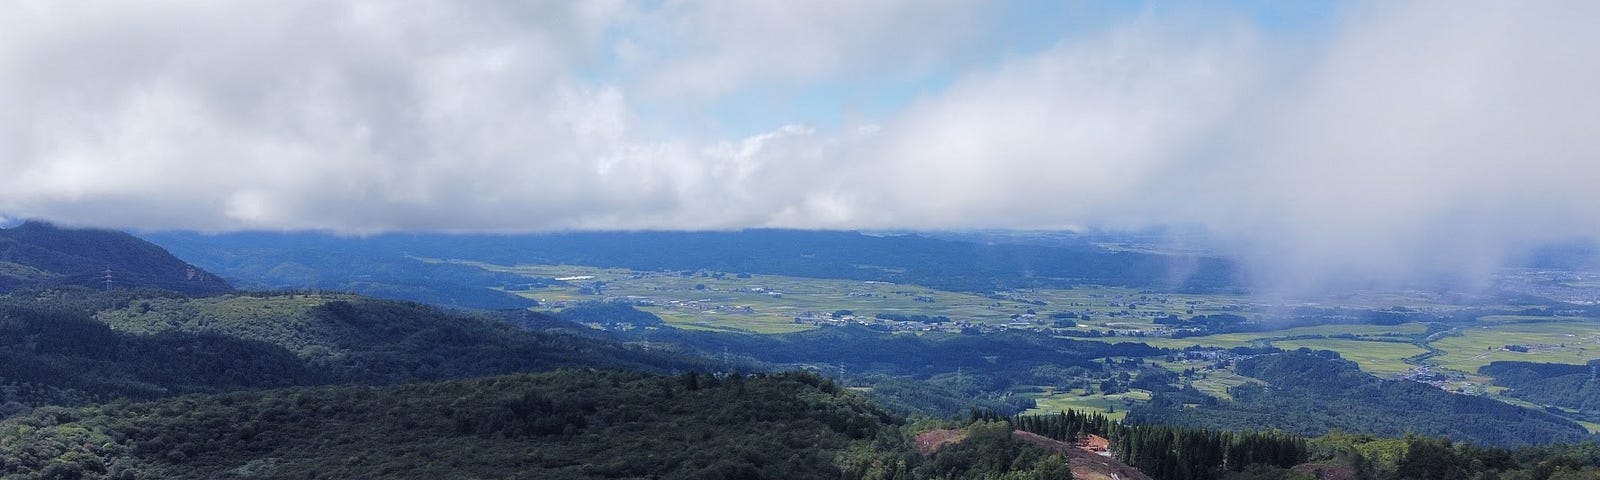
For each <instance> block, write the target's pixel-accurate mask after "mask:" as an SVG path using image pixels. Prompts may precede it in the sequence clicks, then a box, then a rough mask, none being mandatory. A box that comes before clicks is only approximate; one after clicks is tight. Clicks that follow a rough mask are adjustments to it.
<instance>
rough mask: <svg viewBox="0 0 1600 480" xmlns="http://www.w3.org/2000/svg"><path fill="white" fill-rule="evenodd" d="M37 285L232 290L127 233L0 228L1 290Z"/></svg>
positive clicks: (24, 226)
mask: <svg viewBox="0 0 1600 480" xmlns="http://www.w3.org/2000/svg"><path fill="white" fill-rule="evenodd" d="M35 285H77V286H85V287H93V288H106V287H108V286H109V287H113V288H139V287H153V288H160V289H163V290H170V291H174V292H181V293H185V294H190V295H213V294H218V293H223V292H228V291H232V290H233V288H232V287H230V286H229V285H228V283H227V282H224V281H223V280H222V279H221V278H218V277H217V276H216V275H212V274H211V273H210V272H207V271H205V270H203V269H200V268H197V267H195V266H193V265H190V264H188V263H185V262H184V261H182V260H179V259H178V258H177V257H174V256H172V255H171V254H169V253H167V251H166V250H163V249H161V247H158V246H156V245H154V244H152V243H150V242H146V241H144V240H141V239H139V238H138V237H135V236H133V235H129V234H126V233H122V232H118V231H111V230H80V229H67V228H59V227H56V226H53V225H50V224H48V223H44V222H27V223H24V224H22V225H19V226H16V227H12V228H5V229H0V291H5V290H10V289H15V288H23V287H30V286H35Z"/></svg>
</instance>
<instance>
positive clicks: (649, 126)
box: [0, 1, 1600, 281]
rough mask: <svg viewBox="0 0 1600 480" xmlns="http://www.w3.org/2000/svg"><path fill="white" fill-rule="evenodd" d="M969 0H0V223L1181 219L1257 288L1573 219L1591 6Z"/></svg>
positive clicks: (1581, 193) (1581, 228) (1403, 263)
mask: <svg viewBox="0 0 1600 480" xmlns="http://www.w3.org/2000/svg"><path fill="white" fill-rule="evenodd" d="M992 7H993V5H992V4H987V3H984V2H980V3H975V4H974V3H966V2H958V1H950V2H909V1H906V2H896V1H885V2H837V3H830V2H771V3H762V2H703V3H678V2H667V3H664V4H660V5H641V4H628V3H614V2H551V3H548V4H538V5H535V4H532V3H529V2H404V3H396V2H341V3H327V2H310V1H287V2H285V1H275V2H257V1H245V2H228V3H221V4H206V3H193V2H155V3H146V4H125V3H116V2H105V3H100V2H77V3H65V2H35V3H24V4H22V5H21V6H19V7H17V8H14V9H13V10H14V11H13V12H9V13H8V14H7V15H6V16H4V17H3V18H0V104H4V105H6V106H7V108H5V109H4V110H0V172H4V175H0V215H3V216H11V217H39V218H49V219H53V220H55V221H58V222H63V223H69V224H85V225H98V226H109V227H131V228H142V229H197V230H207V231H221V230H240V229H267V230H278V229H327V230H336V231H341V232H349V233H367V232H378V231H395V230H419V231H420V230H426V231H548V230H565V229H723V228H741V227H794V228H868V229H883V228H894V229H945V228H997V227H998V228H1072V227H1081V226H1094V227H1105V228H1139V227H1145V226H1152V225H1190V226H1199V227H1200V228H1203V229H1205V230H1208V231H1210V232H1212V233H1213V234H1214V235H1216V236H1218V237H1221V238H1223V239H1225V240H1227V241H1228V242H1230V243H1231V244H1233V245H1236V246H1238V247H1239V249H1240V250H1241V251H1248V252H1253V253H1255V255H1253V257H1252V258H1254V259H1255V261H1256V262H1258V264H1259V265H1261V266H1263V267H1267V266H1270V267H1271V268H1266V269H1264V270H1270V271H1271V272H1277V274H1276V275H1277V277H1276V279H1275V280H1273V281H1288V277H1290V276H1301V275H1303V274H1304V275H1311V276H1316V275H1319V274H1322V273H1327V272H1333V273H1357V274H1368V275H1380V276H1391V275H1405V274H1410V273H1414V272H1417V271H1421V270H1427V269H1433V270H1438V269H1443V270H1449V271H1454V272H1458V273H1477V272H1482V271H1487V270H1488V269H1490V268H1493V267H1495V266H1496V265H1498V264H1499V262H1500V261H1501V260H1502V259H1503V258H1504V257H1505V255H1507V254H1508V253H1509V252H1512V251H1515V250H1517V249H1520V248H1523V247H1526V246H1528V245H1532V244H1537V243H1542V242H1547V241H1555V240H1565V239H1570V238H1584V237H1592V236H1594V235H1595V234H1596V233H1597V230H1600V221H1597V219H1596V218H1597V217H1595V216H1594V215H1593V214H1592V213H1590V209H1591V208H1592V207H1593V206H1595V205H1600V189H1596V188H1594V187H1593V186H1594V182H1595V181H1596V180H1597V179H1600V162H1597V161H1596V160H1597V158H1600V157H1597V154H1600V136H1596V135H1594V132H1597V131H1600V94H1597V93H1596V90H1595V88H1594V87H1593V86H1594V85H1600V62H1596V61H1595V60H1594V59H1596V58H1600V31H1596V30H1594V29H1592V28H1589V26H1588V25H1587V22H1586V20H1587V19H1592V18H1597V17H1600V4H1596V3H1594V2H1579V1H1573V2H1562V1H1552V2H1531V3H1530V2H1374V3H1369V4H1352V5H1350V6H1348V7H1347V8H1344V9H1341V10H1338V11H1336V12H1332V13H1331V15H1332V17H1331V18H1330V19H1328V20H1327V24H1326V25H1324V26H1321V27H1319V28H1316V29H1305V30H1296V29H1293V28H1289V29H1285V28H1281V27H1274V26H1264V25H1261V24H1260V22H1257V21H1254V20H1252V19H1250V17H1248V16H1246V15H1238V16H1229V15H1204V16H1199V15H1187V14H1184V12H1178V13H1173V12H1164V11H1159V10H1157V9H1154V8H1149V9H1146V10H1144V11H1140V12H1131V13H1126V14H1120V15H1108V16H1106V18H1109V19H1110V20H1108V21H1107V22H1104V23H1103V24H1094V25H1090V26H1087V27H1085V26H1083V25H1080V24H1074V25H1077V26H1076V27H1074V28H1064V29H1062V31H1061V32H1060V34H1059V39H1058V40H1056V41H1054V42H1053V43H1049V44H1046V45H1044V46H1042V47H1040V48H1032V49H1019V48H1013V46H1010V45H1007V44H1006V38H1007V37H1005V36H1004V35H1003V33H1004V31H1005V29H1007V28H1008V24H1007V22H1006V21H1005V19H1003V18H1000V15H998V14H996V13H995V12H994V11H995V10H996V9H994V8H992ZM1078 13H1080V12H1075V11H1069V12H1066V13H1062V14H1061V15H1066V16H1071V15H1075V14H1078ZM1064 24H1065V23H1064ZM1307 30H1311V31H1307ZM926 78H931V79H936V80H928V81H927V82H925V83H926V85H930V87H928V88H925V89H921V90H918V93H917V94H916V95H914V96H913V99H912V100H910V101H909V102H908V103H906V104H905V105H903V106H901V107H899V108H896V109H894V110H893V111H892V112H890V113H886V114H883V115H881V116H860V115H844V117H846V118H845V120H843V121H841V122H839V124H837V125H813V124H808V123H788V122H777V123H774V124H772V125H745V126H744V127H745V128H754V129H757V130H762V131H764V132H763V133H758V134H754V135H744V134H732V133H727V132H726V131H725V130H724V129H719V128H715V127H707V126H706V124H707V122H705V121H704V119H705V118H707V117H708V116H715V115H717V114H716V113H715V112H708V111H707V110H706V108H704V107H705V106H707V105H725V104H727V103H729V102H739V101H741V99H743V98H746V97H749V96H751V95H757V94H759V95H765V96H784V95H791V96H804V95H808V94H815V92H818V91H829V90H837V89H841V88H843V89H849V88H850V86H851V85H852V82H863V83H874V84H882V83H885V82H887V83H894V82H902V83H905V82H910V83H911V84H917V83H916V82H917V81H918V80H916V79H926ZM908 79H910V80H908ZM841 85H843V87H841ZM753 92H754V93H753ZM824 97H825V96H824ZM824 103H825V102H824ZM841 108H845V107H841ZM775 118H782V115H781V114H780V115H778V116H776V117H775ZM711 123H713V124H714V123H715V122H711ZM1269 273H1270V272H1269ZM1263 278H1275V277H1274V275H1271V274H1269V275H1264V276H1263Z"/></svg>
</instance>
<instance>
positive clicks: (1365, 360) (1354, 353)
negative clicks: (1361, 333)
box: [1272, 338, 1427, 378]
mask: <svg viewBox="0 0 1600 480" xmlns="http://www.w3.org/2000/svg"><path fill="white" fill-rule="evenodd" d="M1272 346H1274V347H1278V348H1282V349H1285V350H1292V349H1296V348H1301V347H1305V348H1310V349H1312V350H1333V351H1335V352H1339V355H1340V356H1343V357H1344V358H1345V359H1346V360H1350V361H1353V362H1356V363H1357V364H1359V365H1361V370H1362V371H1365V372H1367V373H1371V374H1373V375H1377V376H1379V377H1384V378H1388V377H1393V376H1395V375H1399V374H1401V373H1405V372H1407V371H1410V370H1411V365H1407V364H1406V363H1405V362H1404V361H1403V360H1404V359H1405V358H1407V357H1411V356H1414V355H1419V354H1422V353H1425V352H1427V350H1425V349H1423V348H1421V347H1418V346H1416V345H1412V344H1409V343H1400V342H1373V341H1363V340H1345V339H1333V338H1330V339H1307V340H1279V341H1275V342H1272Z"/></svg>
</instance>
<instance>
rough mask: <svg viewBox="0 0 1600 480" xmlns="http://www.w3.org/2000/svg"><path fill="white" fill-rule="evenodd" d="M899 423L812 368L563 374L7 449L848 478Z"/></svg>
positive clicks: (385, 470)
mask: <svg viewBox="0 0 1600 480" xmlns="http://www.w3.org/2000/svg"><path fill="white" fill-rule="evenodd" d="M894 423H895V420H894V419H893V418H892V417H891V416H889V415H887V414H886V413H884V412H883V411H882V410H880V409H879V408H878V407H876V406H874V405H873V404H872V403H871V402H870V401H868V400H866V399H865V398H863V397H860V396H859V395H855V394H853V393H850V392H848V391H845V390H843V389H840V388H837V387H835V386H834V385H833V384H832V383H830V382H828V381H827V380H825V379H822V378H820V377H817V376H814V375H809V374H779V375H771V376H753V377H746V378H727V379H720V380H714V379H711V378H703V379H702V378H698V377H697V378H696V379H694V380H693V381H688V379H687V378H686V377H682V376H678V377H668V376H655V375H648V374H642V373H622V372H611V371H593V370H588V371H562V372H550V373H542V374H535V375H518V376H510V377H495V378H484V379H474V380H463V381H452V382H445V383H434V384H414V385H403V386H392V387H326V388H303V389H290V390H279V391H270V392H259V393H233V394H226V395H217V396H191V397H181V398H175V399H171V400H165V401H161V402H156V403H145V404H125V403H124V404H111V405H104V406H96V407H88V408H81V409H55V408H52V409H41V410H39V411H36V412H34V413H32V414H30V415H28V416H24V417H19V418H15V419H11V420H8V421H6V422H3V423H0V458H4V459H6V465H5V467H6V470H7V471H8V472H11V473H14V474H16V475H17V478H80V476H85V477H90V478H94V477H99V476H106V477H110V478H206V479H221V478H251V477H256V478H429V479H432V478H564V479H588V478H750V479H756V478H773V479H777V478H794V479H807V478H817V479H822V478H826V479H835V478H841V474H842V472H841V469H840V467H839V466H837V465H836V463H835V457H836V455H837V454H838V453H839V452H841V451H843V450H845V449H847V448H850V447H851V446H854V445H858V444H861V445H865V444H867V443H868V442H870V441H872V440H873V439H874V438H876V437H877V436H878V435H879V434H880V433H883V434H891V433H892V432H893V428H894ZM8 478H10V477H8Z"/></svg>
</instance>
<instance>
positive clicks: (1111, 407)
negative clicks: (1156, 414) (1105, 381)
mask: <svg viewBox="0 0 1600 480" xmlns="http://www.w3.org/2000/svg"><path fill="white" fill-rule="evenodd" d="M1083 393H1084V391H1083V390H1081V389H1074V390H1071V391H1066V392H1055V391H1047V392H1045V393H1042V394H1039V395H1038V396H1037V397H1035V398H1034V401H1035V402H1037V404H1038V406H1036V407H1034V408H1033V409H1030V410H1028V411H1026V412H1023V413H1024V414H1045V413H1056V412H1060V411H1065V410H1077V411H1080V412H1095V413H1100V414H1104V415H1105V416H1106V417H1107V418H1110V419H1112V420H1122V418H1123V417H1125V416H1127V415H1128V411H1127V409H1128V402H1142V401H1146V400H1149V399H1150V392H1146V391H1142V390H1133V391H1130V392H1128V393H1117V394H1111V395H1101V394H1088V395H1084V394H1083Z"/></svg>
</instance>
